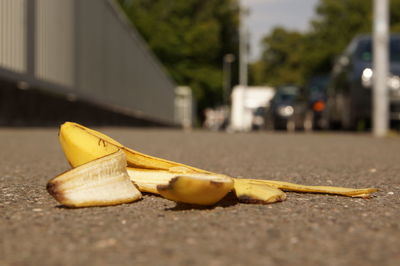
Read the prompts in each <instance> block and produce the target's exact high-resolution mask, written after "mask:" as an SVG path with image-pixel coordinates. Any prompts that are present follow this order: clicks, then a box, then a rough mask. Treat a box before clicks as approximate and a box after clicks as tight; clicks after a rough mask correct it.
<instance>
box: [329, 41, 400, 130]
mask: <svg viewBox="0 0 400 266" xmlns="http://www.w3.org/2000/svg"><path fill="white" fill-rule="evenodd" d="M389 48H390V67H389V69H390V75H389V78H388V82H387V85H388V89H389V91H390V92H389V95H390V96H389V99H390V120H391V121H400V35H391V36H390V41H389ZM372 58H373V56H372V39H371V36H369V35H364V36H359V37H356V38H354V39H353V41H352V42H351V43H350V45H349V46H348V48H347V49H346V51H345V52H344V54H343V55H341V56H340V57H339V58H338V60H337V62H336V63H335V65H334V68H333V71H332V76H331V84H330V86H329V88H328V102H327V109H326V112H325V115H326V116H327V117H326V118H327V120H328V121H329V124H330V125H331V127H332V126H338V127H342V128H345V129H361V128H365V127H366V126H368V125H369V124H370V121H371V116H372V79H373V76H374V73H373V70H372Z"/></svg>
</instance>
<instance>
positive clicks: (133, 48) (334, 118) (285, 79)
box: [0, 0, 400, 132]
mask: <svg viewBox="0 0 400 266" xmlns="http://www.w3.org/2000/svg"><path fill="white" fill-rule="evenodd" d="M373 3H374V1H373V0H341V1H338V0H279V1H278V0H240V1H239V0H207V1H204V0H185V1H184V0H152V1H150V0H118V1H114V0H85V1H79V0H0V125H1V126H55V125H59V124H60V123H62V122H64V121H67V120H72V121H76V122H79V123H84V124H86V125H123V126H167V127H182V128H193V127H196V128H198V127H203V128H207V129H209V130H227V131H231V132H232V131H251V130H285V131H296V130H301V131H312V130H327V129H346V130H358V131H365V130H369V129H371V127H372V125H373V123H372V116H373V114H372V112H373V87H374V72H375V70H374V67H373V51H374V48H373V45H372V44H373V35H372V30H373ZM388 5H389V9H388V17H389V20H388V21H389V22H388V25H389V30H390V34H389V37H388V41H387V49H388V51H389V56H388V60H387V68H388V71H387V72H388V73H387V75H386V76H385V84H386V85H385V86H386V89H387V109H388V114H387V116H385V117H383V118H382V119H385V120H388V121H387V122H388V123H389V126H390V127H391V128H393V129H398V128H399V121H400V78H399V76H400V35H398V34H396V33H397V32H400V0H390V1H389V2H388Z"/></svg>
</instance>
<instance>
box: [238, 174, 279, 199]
mask: <svg viewBox="0 0 400 266" xmlns="http://www.w3.org/2000/svg"><path fill="white" fill-rule="evenodd" d="M234 183H235V184H234V192H235V194H236V197H237V199H238V200H239V202H242V203H259V204H268V203H274V202H278V201H284V200H285V199H286V194H285V193H284V192H283V191H282V190H280V189H279V188H275V187H272V186H269V185H268V184H265V183H255V182H252V180H251V179H242V178H235V179H234Z"/></svg>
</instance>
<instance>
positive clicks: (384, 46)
mask: <svg viewBox="0 0 400 266" xmlns="http://www.w3.org/2000/svg"><path fill="white" fill-rule="evenodd" d="M388 24H389V18H388V0H374V26H373V39H374V45H373V49H374V51H373V54H374V58H373V67H374V70H373V73H374V79H373V85H374V87H373V133H374V136H376V137H384V136H385V135H386V134H387V131H388V124H389V118H388V113H389V107H388V88H387V78H388V66H389V60H388V59H389V56H388V35H389V34H388V32H389V30H388Z"/></svg>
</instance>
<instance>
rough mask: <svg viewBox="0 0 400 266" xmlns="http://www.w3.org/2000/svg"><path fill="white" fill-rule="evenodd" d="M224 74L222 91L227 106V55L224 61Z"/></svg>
mask: <svg viewBox="0 0 400 266" xmlns="http://www.w3.org/2000/svg"><path fill="white" fill-rule="evenodd" d="M222 60H223V62H222V73H223V84H222V89H223V92H222V93H223V95H222V101H223V103H222V104H224V105H226V104H227V100H226V99H227V94H228V62H227V61H226V55H225V56H224V58H223V59H222Z"/></svg>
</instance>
